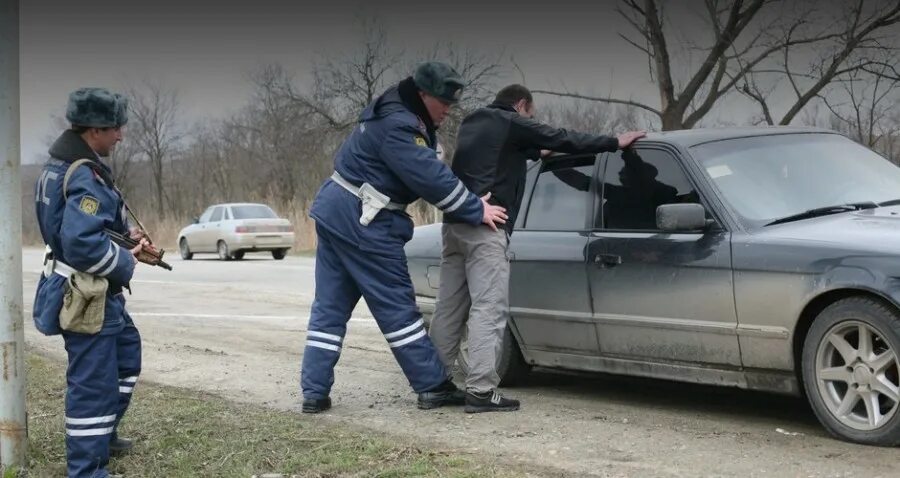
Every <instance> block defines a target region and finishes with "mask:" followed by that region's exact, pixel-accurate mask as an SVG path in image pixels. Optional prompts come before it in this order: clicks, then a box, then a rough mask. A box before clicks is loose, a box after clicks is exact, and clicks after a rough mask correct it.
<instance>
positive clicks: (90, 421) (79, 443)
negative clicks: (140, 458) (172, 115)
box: [34, 88, 146, 478]
mask: <svg viewBox="0 0 900 478" xmlns="http://www.w3.org/2000/svg"><path fill="white" fill-rule="evenodd" d="M66 119H67V120H68V121H69V122H70V123H71V124H72V127H71V129H68V130H66V131H65V132H63V133H62V135H61V136H60V137H59V138H58V139H57V140H56V141H55V142H54V143H53V145H52V146H51V148H50V158H49V159H48V161H47V163H46V164H45V165H44V168H43V171H42V172H41V175H40V177H39V179H38V181H37V184H36V186H35V205H36V210H37V218H38V224H39V227H40V230H41V236H42V237H43V239H44V242H45V243H46V244H47V249H48V253H47V257H46V259H45V268H44V273H43V274H42V276H41V278H40V281H39V282H38V287H37V293H36V297H35V301H34V322H35V326H36V328H37V329H38V330H39V331H41V332H42V333H44V334H46V335H56V334H62V337H63V341H64V343H65V348H66V352H67V353H68V358H69V362H68V368H67V370H66V382H67V385H68V386H67V388H66V413H65V430H66V461H67V466H68V475H69V476H70V477H99V478H102V477H106V476H109V473H108V472H107V471H106V465H107V463H108V462H109V455H110V452H113V453H116V452H121V451H125V450H127V449H129V448H131V442H130V441H129V440H126V439H123V438H119V437H118V436H117V434H116V429H117V427H118V425H119V422H120V421H121V419H122V416H123V415H124V413H125V410H126V409H127V408H128V404H129V402H130V400H131V393H132V391H133V390H134V386H135V384H136V382H137V378H138V375H139V374H140V371H141V338H140V335H139V334H138V330H137V328H135V326H134V323H133V322H132V320H131V317H129V316H128V313H127V312H126V311H125V298H124V297H123V295H122V289H123V288H124V287H127V285H128V283H129V281H130V280H131V277H132V274H133V273H134V268H135V264H136V263H137V259H136V257H137V255H138V254H139V252H140V250H141V248H142V245H143V244H146V242H145V241H144V240H141V245H138V246H137V247H135V248H134V249H131V250H129V249H125V248H122V247H120V246H118V245H117V244H116V243H114V242H113V241H112V240H110V238H109V237H108V236H107V234H106V233H105V232H104V229H105V228H106V229H110V230H113V231H115V232H119V233H122V234H126V235H127V234H129V233H130V231H129V223H128V220H127V218H126V212H125V204H124V201H123V199H122V196H121V194H120V193H119V191H118V189H116V187H115V185H114V184H113V180H112V177H111V175H110V169H109V167H107V166H106V165H105V164H103V162H102V161H101V159H100V158H101V156H108V155H109V153H110V151H111V150H112V148H113V147H114V146H115V144H116V143H118V142H119V141H121V139H122V127H123V126H124V125H125V123H126V122H127V121H128V112H127V100H126V99H125V98H123V97H122V96H120V95H118V94H113V93H111V92H109V91H107V90H105V89H100V88H81V89H78V90H76V91H74V92H72V94H71V95H70V96H69V102H68V107H67V110H66ZM82 159H87V160H89V161H87V162H82V163H83V165H77V166H76V167H75V168H72V170H71V172H69V170H70V167H71V166H72V165H73V163H74V162H77V161H79V160H82ZM67 172H69V177H68V178H66V173H67ZM64 184H65V186H66V187H65V191H64V190H63V189H64ZM73 276H74V277H79V278H80V279H79V280H80V281H82V282H84V279H85V278H90V279H92V280H95V279H96V280H101V279H105V286H106V293H105V297H104V296H103V295H101V296H99V297H97V300H98V301H102V302H95V303H94V304H93V306H92V307H94V309H93V310H95V311H96V310H98V309H97V307H98V306H102V318H101V314H96V315H97V317H98V318H97V329H99V331H97V332H96V333H85V332H84V331H83V330H81V331H79V332H72V331H71V328H70V330H65V329H64V326H63V325H61V322H60V315H61V311H62V310H63V309H64V308H67V307H68V306H71V305H72V304H71V301H72V300H73V298H72V294H73V288H75V289H77V288H78V287H79V284H76V283H74V282H73ZM100 321H102V326H101V325H100Z"/></svg>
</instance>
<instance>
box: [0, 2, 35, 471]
mask: <svg viewBox="0 0 900 478" xmlns="http://www.w3.org/2000/svg"><path fill="white" fill-rule="evenodd" d="M19 129H20V128H19V0H0V204H2V205H3V216H4V219H3V220H2V221H0V379H2V381H0V465H2V466H3V468H4V469H7V468H13V467H17V468H24V466H25V464H26V461H25V450H26V446H27V444H28V439H27V433H26V429H27V428H26V423H25V333H24V330H23V329H22V315H23V312H24V311H23V307H22V182H21V181H22V177H21V171H20V167H21V163H22V158H21V147H20V144H19Z"/></svg>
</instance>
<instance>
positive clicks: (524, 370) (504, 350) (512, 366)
mask: <svg viewBox="0 0 900 478" xmlns="http://www.w3.org/2000/svg"><path fill="white" fill-rule="evenodd" d="M468 334H469V332H468V327H464V328H463V337H462V339H461V344H460V350H459V355H458V356H457V358H456V366H455V367H454V370H453V372H454V374H456V375H457V376H458V377H460V378H461V379H463V380H464V379H465V377H466V376H467V375H468V374H469V364H468V362H467V356H468V354H467V353H465V349H466V340H467V336H468ZM529 372H531V366H530V365H528V364H527V363H525V359H524V358H522V351H521V350H520V349H519V344H518V343H517V342H516V338H515V337H514V336H513V334H512V331H511V330H510V329H509V327H506V330H505V331H504V332H503V345H501V346H500V357H499V358H498V360H497V375H499V376H500V386H501V387H512V386H515V385H517V384H519V383H521V382H522V380H524V379H525V377H527V376H528V373H529Z"/></svg>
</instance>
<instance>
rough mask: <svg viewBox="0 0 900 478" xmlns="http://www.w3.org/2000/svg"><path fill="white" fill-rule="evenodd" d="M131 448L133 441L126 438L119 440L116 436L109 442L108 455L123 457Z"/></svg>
mask: <svg viewBox="0 0 900 478" xmlns="http://www.w3.org/2000/svg"><path fill="white" fill-rule="evenodd" d="M133 447H134V442H133V441H131V440H129V439H127V438H121V437H119V436H118V435H113V437H112V439H111V440H110V441H109V454H110V455H112V456H118V455H123V454H125V453H128V452H129V451H131V449H132V448H133Z"/></svg>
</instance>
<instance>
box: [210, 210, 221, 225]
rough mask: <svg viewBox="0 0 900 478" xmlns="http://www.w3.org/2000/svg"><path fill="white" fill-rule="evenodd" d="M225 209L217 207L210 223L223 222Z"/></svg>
mask: <svg viewBox="0 0 900 478" xmlns="http://www.w3.org/2000/svg"><path fill="white" fill-rule="evenodd" d="M223 209H224V208H222V207H217V208H216V209H215V210H213V213H212V217H211V218H210V219H209V222H219V221H221V220H222V211H223Z"/></svg>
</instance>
